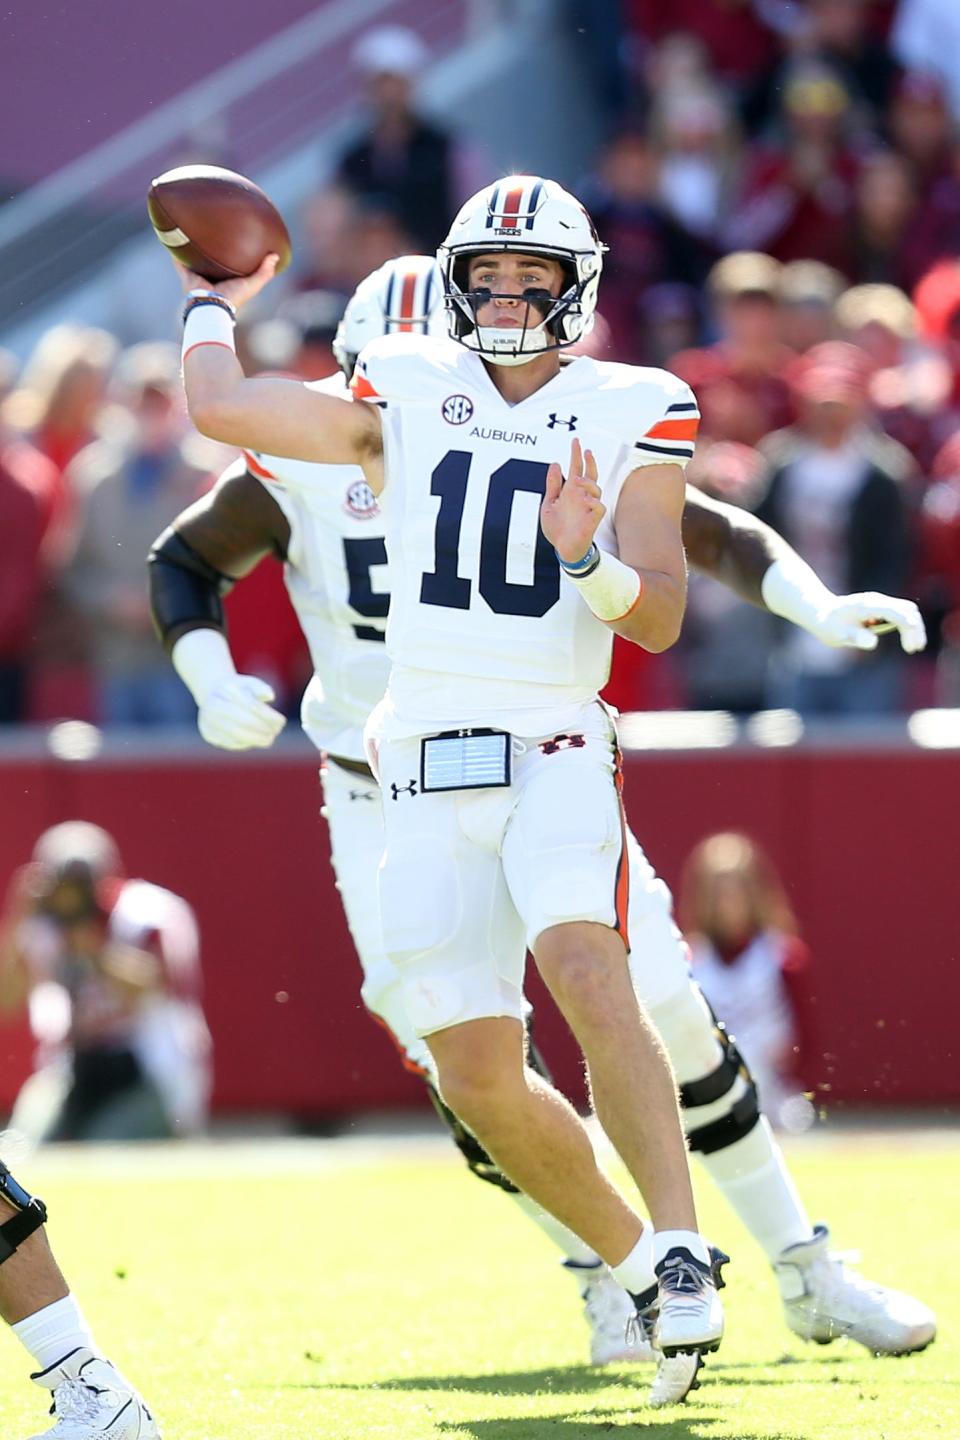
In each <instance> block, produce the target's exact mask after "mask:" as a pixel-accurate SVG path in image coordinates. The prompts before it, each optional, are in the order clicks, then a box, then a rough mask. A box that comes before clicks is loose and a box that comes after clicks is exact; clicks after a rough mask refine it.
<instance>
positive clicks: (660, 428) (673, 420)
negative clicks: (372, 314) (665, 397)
mask: <svg viewBox="0 0 960 1440" xmlns="http://www.w3.org/2000/svg"><path fill="white" fill-rule="evenodd" d="M699 428H700V410H699V407H698V406H697V403H696V401H695V400H680V401H678V402H677V403H676V404H675V405H668V406H667V409H666V411H665V412H664V415H663V416H662V418H661V419H660V420H658V421H657V422H656V424H655V425H651V426H650V429H649V430H648V431H647V432H646V434H645V435H644V436H643V438H642V439H641V440H638V441H637V442H636V444H635V446H634V449H635V450H639V451H641V452H642V453H643V454H645V455H656V456H657V458H658V459H662V460H691V459H692V458H693V445H694V441H695V440H696V438H697V431H698V429H699Z"/></svg>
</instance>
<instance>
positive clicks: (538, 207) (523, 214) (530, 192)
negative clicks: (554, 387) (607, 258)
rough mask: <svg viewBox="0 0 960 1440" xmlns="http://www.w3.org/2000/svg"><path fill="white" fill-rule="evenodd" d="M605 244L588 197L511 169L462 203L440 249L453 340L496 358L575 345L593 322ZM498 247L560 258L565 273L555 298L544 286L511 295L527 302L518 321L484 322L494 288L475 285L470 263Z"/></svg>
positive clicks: (508, 361)
mask: <svg viewBox="0 0 960 1440" xmlns="http://www.w3.org/2000/svg"><path fill="white" fill-rule="evenodd" d="M605 248H606V247H605V246H604V245H602V244H601V243H600V240H599V237H598V236H597V232H596V230H595V228H594V225H593V221H592V220H591V219H590V216H589V215H588V214H587V212H586V210H585V209H584V208H583V206H582V205H581V204H580V201H579V200H577V199H576V197H575V196H573V195H571V194H569V193H568V191H566V190H564V189H563V187H562V186H560V185H558V184H557V182H556V181H555V180H545V179H543V178H542V177H541V176H537V175H509V176H506V177H505V178H504V179H502V180H497V181H495V182H494V183H493V184H492V185H488V186H487V187H486V189H484V190H481V191H478V193H477V194H476V195H473V196H471V198H470V199H469V200H467V201H466V202H465V204H464V205H462V206H461V208H460V211H459V212H458V214H457V215H456V217H455V218H454V221H453V224H452V225H451V227H450V231H449V233H448V235H447V238H446V240H444V242H443V244H442V245H441V246H440V248H439V250H438V251H437V260H438V262H439V265H440V269H441V272H442V274H443V283H444V293H445V299H446V317H447V326H448V331H449V334H450V337H451V339H453V340H456V341H457V342H458V343H459V344H461V345H464V346H466V348H467V349H469V350H472V351H473V352H474V354H478V355H480V356H482V358H483V359H484V361H486V362H487V363H488V364H494V365H524V364H527V363H528V362H529V361H530V360H533V359H535V358H536V356H538V355H542V354H544V353H545V352H548V351H550V350H562V349H564V348H565V347H566V346H568V345H575V344H576V342H577V341H578V340H581V339H583V337H584V336H585V335H587V334H589V331H590V328H591V326H592V324H593V314H594V310H595V308H596V304H597V288H598V285H599V282H600V272H601V270H602V268H603V254H604V250H605ZM497 254H504V255H514V256H524V255H526V256H531V257H536V258H538V259H540V260H553V261H556V262H557V263H559V265H560V268H561V270H562V272H563V280H562V282H561V289H560V294H559V295H557V296H551V297H550V298H549V303H548V302H547V300H546V297H544V295H543V292H542V291H540V292H535V293H528V294H526V295H520V296H518V295H517V294H516V293H514V294H511V295H510V296H509V298H510V299H512V300H517V299H521V300H523V299H525V300H526V302H527V303H526V311H525V314H524V317H523V324H522V326H518V327H516V328H514V327H512V326H510V327H508V326H502V327H500V326H498V327H494V326H486V325H485V326H480V325H478V324H477V314H478V311H479V308H480V306H481V305H482V304H483V303H484V302H486V301H487V300H489V299H490V298H491V295H490V294H489V293H488V292H487V291H486V290H480V289H473V290H471V289H470V285H469V282H468V271H469V264H470V261H471V260H473V259H476V258H477V257H478V256H484V255H490V256H495V255H497ZM493 298H496V292H494V296H493Z"/></svg>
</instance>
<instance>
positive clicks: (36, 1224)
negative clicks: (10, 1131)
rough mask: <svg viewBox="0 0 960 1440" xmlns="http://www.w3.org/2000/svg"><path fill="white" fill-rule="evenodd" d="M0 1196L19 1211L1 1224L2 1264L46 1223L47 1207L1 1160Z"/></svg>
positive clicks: (0, 1259)
mask: <svg viewBox="0 0 960 1440" xmlns="http://www.w3.org/2000/svg"><path fill="white" fill-rule="evenodd" d="M0 1198H2V1199H4V1200H6V1202H7V1204H8V1205H12V1206H13V1208H14V1210H16V1211H17V1214H16V1215H13V1216H11V1217H10V1219H9V1220H7V1221H6V1222H5V1223H4V1224H3V1225H0V1265H2V1264H3V1262H4V1261H5V1260H9V1259H10V1256H11V1255H14V1254H16V1251H17V1248H18V1247H19V1246H20V1245H22V1244H23V1242H24V1240H26V1239H27V1237H28V1236H30V1235H32V1234H33V1232H34V1230H39V1229H40V1226H41V1225H43V1224H45V1223H46V1219H47V1207H46V1205H44V1203H43V1201H42V1200H40V1199H38V1198H37V1197H36V1196H35V1195H29V1194H28V1193H27V1191H26V1190H24V1188H23V1186H22V1185H18V1184H17V1182H16V1180H14V1178H13V1176H12V1175H11V1174H10V1171H9V1170H8V1169H7V1167H6V1165H4V1163H3V1161H2V1160H0Z"/></svg>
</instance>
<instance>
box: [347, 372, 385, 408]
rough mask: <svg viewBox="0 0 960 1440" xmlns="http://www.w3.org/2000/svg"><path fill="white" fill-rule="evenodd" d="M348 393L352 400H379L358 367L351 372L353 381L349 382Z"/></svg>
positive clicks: (377, 394) (378, 396)
mask: <svg viewBox="0 0 960 1440" xmlns="http://www.w3.org/2000/svg"><path fill="white" fill-rule="evenodd" d="M350 393H351V395H352V396H353V398H354V400H379V399H380V398H381V396H380V395H379V393H378V392H377V391H376V390H375V389H374V387H373V385H371V383H370V381H369V380H368V379H367V377H366V375H364V374H363V373H362V371H361V370H360V368H359V366H358V367H357V369H356V370H354V372H353V379H352V380H351V381H350Z"/></svg>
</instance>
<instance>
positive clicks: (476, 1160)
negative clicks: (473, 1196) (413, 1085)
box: [427, 1082, 519, 1195]
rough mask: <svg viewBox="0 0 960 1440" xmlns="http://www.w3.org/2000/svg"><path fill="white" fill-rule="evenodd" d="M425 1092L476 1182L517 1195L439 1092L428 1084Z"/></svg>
mask: <svg viewBox="0 0 960 1440" xmlns="http://www.w3.org/2000/svg"><path fill="white" fill-rule="evenodd" d="M427 1090H428V1092H429V1095H430V1099H431V1100H432V1101H433V1107H434V1109H435V1110H436V1112H437V1114H438V1115H439V1116H440V1119H441V1120H442V1121H443V1123H444V1125H446V1127H447V1129H448V1130H449V1131H450V1134H451V1135H452V1136H453V1143H454V1144H455V1145H456V1147H457V1149H458V1150H459V1151H460V1154H461V1155H462V1156H463V1158H464V1159H465V1160H466V1162H467V1168H468V1169H469V1170H470V1173H471V1174H472V1175H476V1177H477V1179H478V1180H485V1181H486V1182H487V1184H488V1185H496V1186H497V1188H498V1189H500V1190H506V1192H507V1194H508V1195H517V1194H519V1191H518V1189H517V1187H516V1185H514V1184H513V1183H512V1182H511V1181H510V1180H508V1179H507V1177H506V1175H504V1173H503V1171H502V1170H501V1169H500V1168H499V1166H498V1165H497V1163H496V1161H495V1160H491V1158H490V1156H489V1155H488V1154H487V1152H486V1150H484V1148H483V1146H482V1145H481V1144H480V1141H479V1140H478V1139H477V1137H476V1136H475V1135H474V1134H473V1133H472V1132H471V1131H470V1130H468V1129H467V1127H466V1126H465V1125H464V1124H462V1123H461V1121H460V1120H458V1119H457V1117H456V1115H455V1114H454V1113H453V1111H452V1110H451V1109H450V1106H449V1105H447V1104H445V1103H444V1101H443V1100H442V1099H441V1097H440V1093H439V1091H438V1090H436V1089H435V1088H434V1086H433V1085H431V1084H430V1083H429V1082H428V1083H427Z"/></svg>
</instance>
